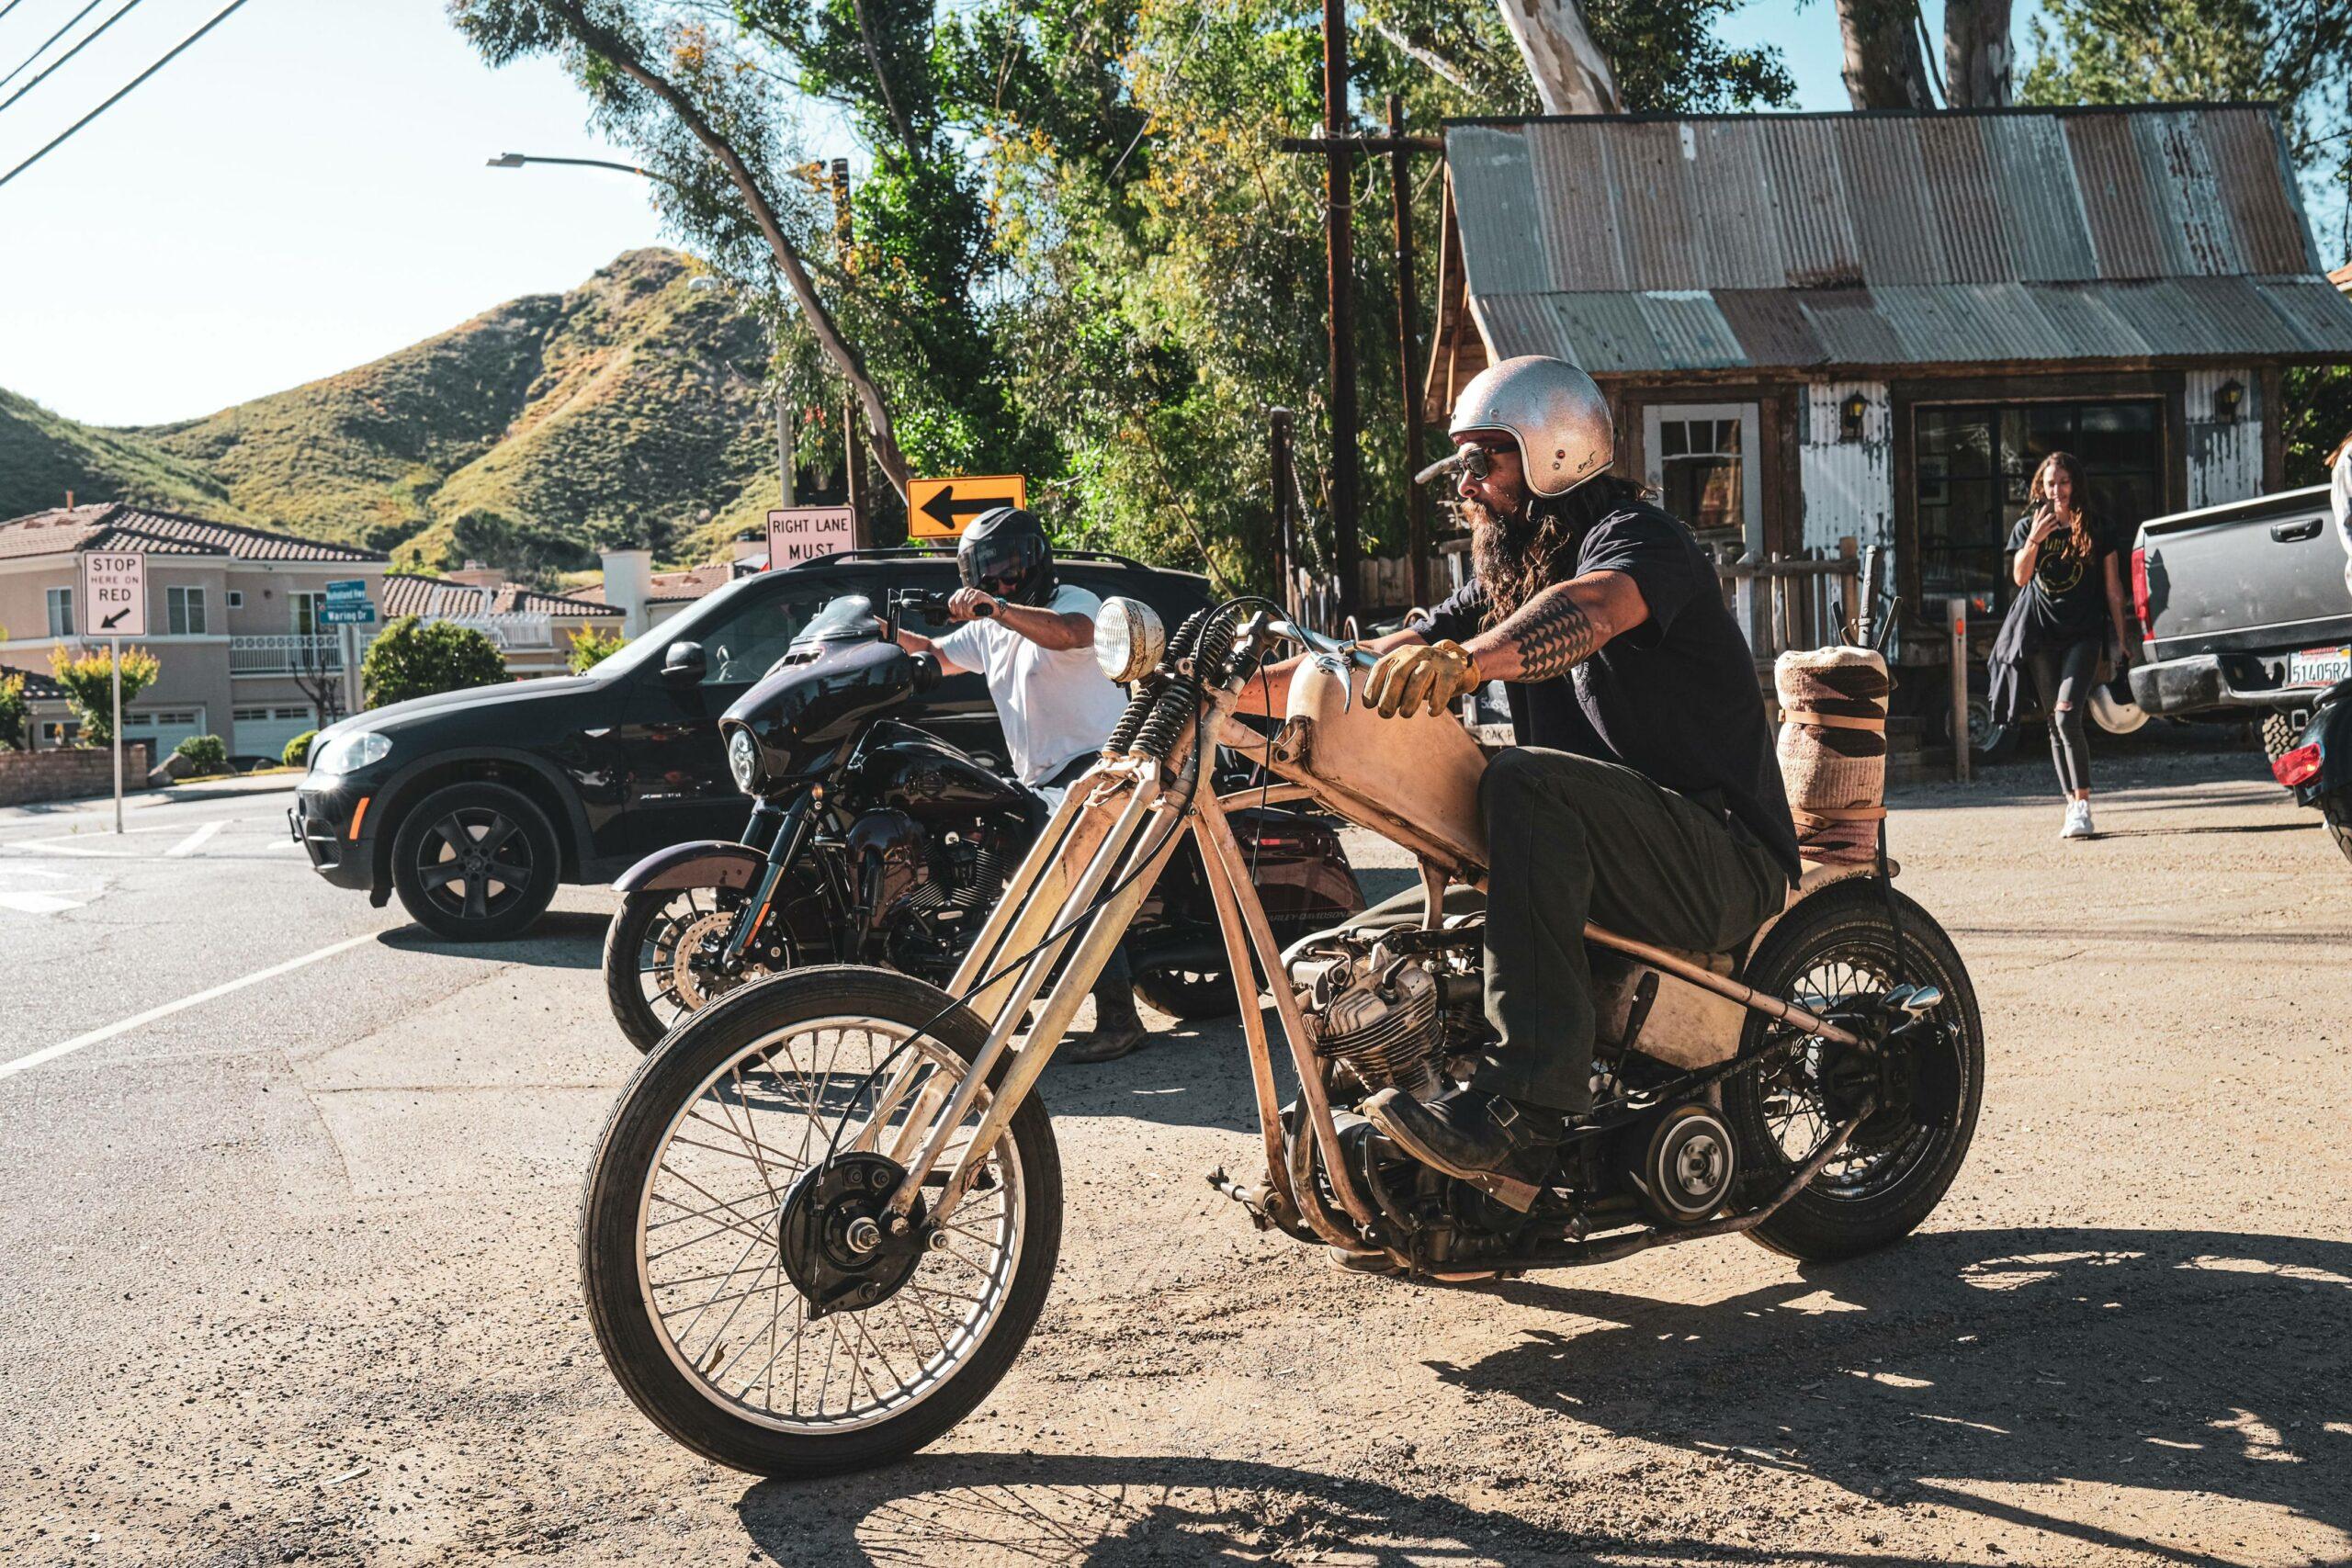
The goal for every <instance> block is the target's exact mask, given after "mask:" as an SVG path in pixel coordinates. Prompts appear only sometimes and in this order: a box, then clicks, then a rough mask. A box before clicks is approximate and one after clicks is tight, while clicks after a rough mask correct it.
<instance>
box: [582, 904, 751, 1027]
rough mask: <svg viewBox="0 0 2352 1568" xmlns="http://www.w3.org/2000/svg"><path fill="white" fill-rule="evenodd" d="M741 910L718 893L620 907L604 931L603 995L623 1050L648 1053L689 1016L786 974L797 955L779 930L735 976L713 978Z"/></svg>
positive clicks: (749, 956) (722, 975)
mask: <svg viewBox="0 0 2352 1568" xmlns="http://www.w3.org/2000/svg"><path fill="white" fill-rule="evenodd" d="M743 904H744V897H743V895H742V894H741V892H739V891H737V890H735V889H732V888H721V887H663V888H649V889H644V890H641V891H639V892H636V893H632V894H630V895H629V896H628V897H626V898H624V899H622V900H621V907H620V910H619V912H618V913H616V914H615V915H614V916H613V923H612V925H611V926H610V927H608V928H607V929H606V930H605V998H606V1000H608V1001H609V1002H610V1003H611V1004H612V1010H613V1020H614V1021H615V1022H616V1023H618V1024H619V1025H620V1026H621V1032H622V1033H623V1034H625V1035H627V1036H628V1042H629V1043H630V1044H632V1045H634V1046H636V1047H637V1048H638V1049H639V1050H640V1051H650V1050H652V1049H653V1047H654V1046H655V1045H657V1044H659V1043H661V1041H662V1036H663V1035H664V1034H667V1033H669V1032H670V1031H671V1030H673V1029H674V1028H676V1027H677V1024H678V1021H679V1020H680V1019H682V1018H684V1017H685V1016H686V1015H687V1014H688V1013H690V1012H695V1011H698V1010H701V1009H703V1008H705V1007H707V1006H708V1005H709V1004H710V1003H712V1002H714V1001H717V1000H718V998H720V997H722V996H725V995H726V994H727V993H728V992H729V991H732V990H734V989H736V988H737V987H741V986H743V985H746V984H749V983H750V982H751V981H752V980H756V979H759V978H761V977H763V976H767V975H771V974H778V973H781V972H782V971H784V970H786V969H788V968H790V967H791V966H792V964H793V963H794V962H795V958H796V955H795V954H794V953H793V951H792V948H791V945H790V942H789V939H788V938H786V936H784V935H783V933H782V932H781V931H780V930H779V931H774V932H770V933H768V936H769V941H768V942H763V944H762V947H761V951H759V952H757V953H746V954H745V955H744V956H745V959H746V963H745V965H744V970H743V973H742V974H741V975H731V976H730V975H724V974H721V973H719V971H718V969H717V967H716V966H715V964H714V960H716V959H717V958H718V955H719V954H720V953H722V952H723V951H724V950H725V949H726V946H727V939H728V937H729V934H730V933H731V932H732V931H734V929H735V921H736V920H737V919H739V918H740V917H741V913H742V909H743ZM779 924H780V922H779ZM771 946H772V947H774V949H775V952H774V954H773V956H771V954H770V953H769V951H768V949H769V948H770V947H771Z"/></svg>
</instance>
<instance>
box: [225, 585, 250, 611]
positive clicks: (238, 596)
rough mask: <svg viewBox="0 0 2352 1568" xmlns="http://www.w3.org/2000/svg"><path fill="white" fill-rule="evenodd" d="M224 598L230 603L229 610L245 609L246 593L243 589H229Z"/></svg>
mask: <svg viewBox="0 0 2352 1568" xmlns="http://www.w3.org/2000/svg"><path fill="white" fill-rule="evenodd" d="M222 597H224V598H226V599H227V600H228V601H229V608H231V609H232V610H242V609H243V608H244V607H245V591H244V590H243V589H242V588H232V589H229V590H227V591H226V592H224V593H223V595H222Z"/></svg>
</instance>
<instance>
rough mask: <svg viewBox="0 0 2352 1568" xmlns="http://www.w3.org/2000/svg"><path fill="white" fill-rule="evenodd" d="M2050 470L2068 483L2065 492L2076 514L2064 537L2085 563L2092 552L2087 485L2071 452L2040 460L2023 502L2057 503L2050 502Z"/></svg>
mask: <svg viewBox="0 0 2352 1568" xmlns="http://www.w3.org/2000/svg"><path fill="white" fill-rule="evenodd" d="M2052 468H2055V469H2057V470H2058V471H2059V472H2060V473H2063V474H2064V475H2065V476H2066V478H2067V479H2068V481H2069V482H2070V485H2071V488H2070V489H2069V491H2067V493H2068V494H2069V495H2070V496H2072V497H2073V499H2074V503H2075V515H2074V517H2073V519H2072V520H2071V521H2069V522H2067V524H2066V536H2067V539H2068V541H2069V542H2070V543H2071V544H2072V545H2073V546H2074V547H2075V552H2076V553H2077V554H2079V555H2081V556H2082V557H2083V558H2085V559H2086V560H2087V559H2088V558H2090V553H2091V491H2090V485H2089V484H2088V482H2087V481H2086V480H2085V479H2084V478H2083V465H2082V464H2081V463H2079V462H2077V461H2076V460H2075V455H2074V454H2073V453H2072V452H2052V453H2051V454H2050V456H2048V457H2044V458H2042V459H2041V463H2040V464H2039V465H2038V466H2036V467H2035V468H2034V470H2033V484H2032V486H2031V488H2030V489H2029V490H2028V491H2026V500H2027V501H2028V502H2030V503H2032V504H2033V505H2034V506H2037V507H2039V506H2041V505H2044V504H2045V503H2046V504H2049V505H2052V506H2054V505H2055V504H2056V502H2052V501H2051V499H2050V471H2051V470H2052Z"/></svg>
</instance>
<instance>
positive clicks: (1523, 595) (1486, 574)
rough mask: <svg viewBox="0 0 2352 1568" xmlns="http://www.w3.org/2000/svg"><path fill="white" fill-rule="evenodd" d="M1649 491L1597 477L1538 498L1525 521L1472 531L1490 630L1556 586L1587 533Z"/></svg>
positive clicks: (1612, 476) (1607, 476)
mask: <svg viewBox="0 0 2352 1568" xmlns="http://www.w3.org/2000/svg"><path fill="white" fill-rule="evenodd" d="M1647 493H1648V492H1647V491H1645V490H1643V488H1642V487H1641V486H1640V485H1637V484H1635V483H1634V482H1633V481H1632V480H1630V479H1620V478H1618V477H1617V476H1616V475H1615V474H1606V473H1604V474H1597V475H1595V476H1594V477H1593V478H1591V479H1587V480H1585V482H1584V483H1582V484H1580V485H1578V486H1577V487H1576V489H1574V490H1572V491H1568V492H1567V493H1566V495H1554V496H1533V497H1531V498H1530V499H1529V501H1528V506H1527V512H1526V514H1525V515H1524V516H1523V517H1516V518H1508V519H1502V520H1499V521H1498V524H1497V525H1496V526H1494V527H1491V528H1473V529H1472V530H1471V532H1470V565H1471V567H1472V569H1473V570H1476V573H1477V574H1478V586H1479V587H1480V588H1481V589H1482V590H1484V591H1485V593H1486V599H1487V625H1488V626H1497V625H1499V624H1500V623H1501V622H1503V621H1504V620H1506V619H1508V618H1509V617H1510V616H1511V615H1514V614H1515V613H1517V611H1518V609H1519V607H1520V606H1521V604H1526V603H1527V602H1528V601H1529V600H1530V599H1532V598H1533V597H1534V596H1535V595H1536V594H1537V593H1539V592H1542V591H1543V590H1544V589H1545V588H1548V587H1550V586H1551V585H1552V583H1553V582H1554V581H1555V578H1554V575H1553V572H1554V570H1555V568H1556V567H1557V566H1558V565H1559V563H1560V561H1561V559H1562V558H1564V557H1567V556H1572V555H1573V554H1574V553H1575V551H1576V547H1577V542H1578V541H1579V540H1581V539H1582V538H1583V537H1584V535H1585V531H1586V530H1587V529H1589V528H1590V527H1591V526H1592V525H1594V524H1596V523H1598V522H1600V520H1601V519H1602V518H1604V517H1606V516H1608V515H1609V514H1610V513H1611V512H1614V511H1616V510H1617V509H1618V508H1620V507H1622V506H1623V505H1625V504H1626V503H1627V502H1633V501H1638V500H1640V499H1641V498H1642V497H1643V496H1644V495H1645V494H1647Z"/></svg>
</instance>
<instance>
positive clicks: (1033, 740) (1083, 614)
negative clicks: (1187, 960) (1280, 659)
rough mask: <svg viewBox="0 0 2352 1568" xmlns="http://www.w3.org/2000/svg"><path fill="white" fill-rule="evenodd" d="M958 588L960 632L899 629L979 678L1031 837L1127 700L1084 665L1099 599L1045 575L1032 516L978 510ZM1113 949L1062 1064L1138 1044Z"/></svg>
mask: <svg viewBox="0 0 2352 1568" xmlns="http://www.w3.org/2000/svg"><path fill="white" fill-rule="evenodd" d="M956 574H957V576H959V577H960V578H961V579H962V580H963V583H964V586H962V587H961V588H959V589H957V590H956V592H955V594H954V595H953V596H952V597H951V598H950V599H949V600H948V601H947V614H948V615H949V616H950V617H951V618H952V619H954V620H956V621H959V622H962V623H963V624H962V625H961V626H957V627H956V630H954V631H952V632H949V633H947V634H946V635H945V636H944V637H938V638H935V639H934V638H932V637H922V636H919V635H918V634H916V633H914V632H910V631H908V630H907V629H906V628H905V627H903V626H901V627H900V628H899V643H900V645H901V646H903V647H904V648H905V649H907V650H908V651H909V652H910V653H928V654H930V655H931V656H932V657H933V658H934V659H936V660H939V667H940V670H941V671H942V672H944V673H945V674H949V675H957V674H962V673H964V672H966V671H978V672H979V673H981V674H982V675H985V676H986V677H987V678H988V683H989V700H990V701H991V702H993V703H994V704H995V705H996V713H997V719H998V721H999V722H1000V723H1001V725H1002V726H1003V727H1004V743H1005V749H1006V750H1008V751H1010V752H1011V753H1012V771H1013V773H1014V776H1015V777H1017V778H1019V779H1020V781H1021V782H1022V783H1023V784H1026V785H1028V786H1029V788H1030V789H1031V790H1032V791H1034V792H1036V793H1037V795H1038V796H1039V807H1040V808H1039V809H1037V810H1035V812H1033V813H1032V817H1033V821H1032V824H1031V826H1032V828H1033V829H1036V828H1042V827H1044V826H1045V824H1046V817H1047V815H1048V813H1049V809H1050V804H1051V802H1052V801H1055V800H1058V799H1059V798H1060V794H1061V791H1062V790H1063V789H1065V788H1067V787H1068V786H1069V784H1072V783H1073V782H1075V781H1076V780H1077V778H1078V776H1079V775H1080V773H1084V772H1086V770H1087V769H1088V768H1090V767H1091V766H1092V765H1093V763H1094V759H1095V755H1096V753H1098V752H1100V751H1101V750H1103V741H1104V739H1107V738H1108V737H1109V735H1110V733H1111V730H1112V728H1113V727H1114V726H1115V725H1116V724H1117V723H1118V722H1119V716H1120V715H1121V714H1123V713H1125V711H1126V705H1127V700H1126V698H1125V697H1124V696H1122V695H1121V694H1120V692H1119V688H1118V687H1116V686H1114V685H1113V684H1112V683H1111V682H1110V681H1109V679H1108V678H1106V677H1105V676H1104V675H1103V671H1102V669H1101V667H1100V666H1099V665H1097V664H1096V663H1095V661H1094V654H1093V651H1092V650H1093V648H1094V616H1095V615H1096V613H1097V612H1099V611H1100V610H1101V609H1102V608H1103V602H1102V600H1100V599H1098V598H1096V597H1095V596H1094V595H1093V594H1091V593H1090V592H1087V591H1086V590H1085V589H1083V588H1080V587H1079V586H1078V585H1077V584H1075V583H1067V582H1062V581H1059V580H1058V579H1057V577H1056V576H1055V574H1054V548H1053V546H1052V544H1051V543H1049V542H1048V541H1047V540H1046V530H1045V527H1044V525H1042V524H1040V523H1039V522H1038V521H1037V517H1036V514H1035V513H1032V512H1026V511H1023V510H1022V509H1020V508H1018V507H1012V506H1000V507H998V508H996V509H995V510H994V511H992V512H987V513H981V514H980V515H979V516H978V517H977V518H975V519H973V521H972V522H971V524H970V525H968V526H967V527H966V528H965V530H964V534H963V537H962V538H961V539H960V540H958V541H957V543H956ZM1129 971H1130V966H1129V964H1128V961H1127V953H1126V948H1125V944H1124V943H1123V944H1121V945H1120V947H1119V948H1117V949H1116V950H1115V951H1114V953H1112V955H1111V961H1110V962H1109V963H1107V964H1104V965H1103V974H1102V977H1101V978H1100V979H1098V980H1096V981H1095V983H1094V1029H1093V1032H1091V1034H1078V1035H1072V1036H1070V1037H1069V1041H1068V1043H1065V1044H1064V1045H1063V1046H1062V1055H1064V1056H1065V1057H1066V1058H1067V1059H1069V1060H1070V1061H1077V1062H1107V1061H1111V1060H1113V1059H1114V1058H1115V1057H1119V1056H1124V1055H1127V1053H1129V1052H1130V1051H1133V1050H1134V1049H1135V1048H1136V1046H1137V1045H1139V1044H1141V1043H1143V1038H1144V1027H1143V1018H1142V1015H1141V1014H1139V1013H1137V1012H1136V998H1135V989H1134V981H1133V978H1132V976H1131V975H1130V972H1129Z"/></svg>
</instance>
